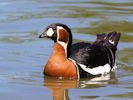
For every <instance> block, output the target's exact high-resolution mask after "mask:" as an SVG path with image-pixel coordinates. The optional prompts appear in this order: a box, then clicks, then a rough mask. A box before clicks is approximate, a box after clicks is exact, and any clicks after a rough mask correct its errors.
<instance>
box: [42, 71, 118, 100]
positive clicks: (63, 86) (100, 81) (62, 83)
mask: <svg viewBox="0 0 133 100" xmlns="http://www.w3.org/2000/svg"><path fill="white" fill-rule="evenodd" d="M116 83H117V79H116V77H115V73H114V72H112V73H110V74H107V75H105V76H99V77H94V78H90V79H88V78H85V79H80V80H70V79H57V78H51V77H47V76H45V77H44V86H46V87H47V88H49V89H50V91H51V95H52V96H53V100H70V98H69V95H68V89H69V88H98V87H101V86H102V87H104V86H106V85H107V84H116Z"/></svg>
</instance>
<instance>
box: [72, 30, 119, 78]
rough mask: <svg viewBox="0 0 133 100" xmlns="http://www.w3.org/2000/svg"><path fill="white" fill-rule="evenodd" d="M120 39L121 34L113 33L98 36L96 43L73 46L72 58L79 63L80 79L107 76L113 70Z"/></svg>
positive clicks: (81, 43) (82, 43)
mask: <svg viewBox="0 0 133 100" xmlns="http://www.w3.org/2000/svg"><path fill="white" fill-rule="evenodd" d="M119 39H120V33H117V32H111V33H108V34H98V35H97V39H96V41H95V42H94V43H85V42H80V43H76V44H73V45H72V47H71V55H70V58H71V59H73V60H75V61H76V62H78V68H79V75H80V77H88V76H93V75H101V74H106V73H109V72H110V71H111V70H113V69H114V68H115V67H116V66H115V53H116V50H117V44H118V41H119ZM76 48H78V49H76ZM102 68H103V69H102ZM101 70H102V71H101Z"/></svg>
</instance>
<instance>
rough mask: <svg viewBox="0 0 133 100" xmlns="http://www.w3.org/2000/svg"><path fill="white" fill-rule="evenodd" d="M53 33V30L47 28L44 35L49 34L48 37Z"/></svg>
mask: <svg viewBox="0 0 133 100" xmlns="http://www.w3.org/2000/svg"><path fill="white" fill-rule="evenodd" d="M53 34H54V31H53V29H52V28H49V29H48V30H47V32H46V35H47V36H49V37H51V36H52V35H53Z"/></svg>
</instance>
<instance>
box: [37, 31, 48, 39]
mask: <svg viewBox="0 0 133 100" xmlns="http://www.w3.org/2000/svg"><path fill="white" fill-rule="evenodd" d="M45 37H48V36H47V34H45V32H43V33H42V34H41V35H39V38H45Z"/></svg>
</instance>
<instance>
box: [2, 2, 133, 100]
mask: <svg viewBox="0 0 133 100" xmlns="http://www.w3.org/2000/svg"><path fill="white" fill-rule="evenodd" d="M54 22H60V23H64V24H66V25H68V26H69V27H70V28H71V29H72V32H73V35H74V42H76V41H94V40H95V38H96V37H95V35H96V34H97V33H105V32H110V31H118V32H122V37H121V40H120V43H119V45H118V51H117V54H116V55H117V65H118V68H117V70H116V71H115V72H112V73H111V74H109V75H107V76H103V77H97V78H94V79H81V80H79V81H76V80H59V79H54V78H49V77H46V76H45V77H44V76H43V74H42V71H43V65H44V64H45V63H46V62H47V60H48V58H49V55H50V53H51V51H52V46H53V42H52V41H51V40H49V39H38V36H39V34H41V32H42V31H43V29H44V28H45V27H46V26H47V25H49V24H51V23H54ZM132 28H133V1H132V0H108V1H107V0H100V1H99V0H58V1H57V0H23V1H19V0H0V86H1V88H0V98H1V99H2V100H11V99H12V100H26V99H32V100H52V99H53V98H54V99H55V100H63V99H66V100H90V99H94V100H132V99H133V29H132Z"/></svg>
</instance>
